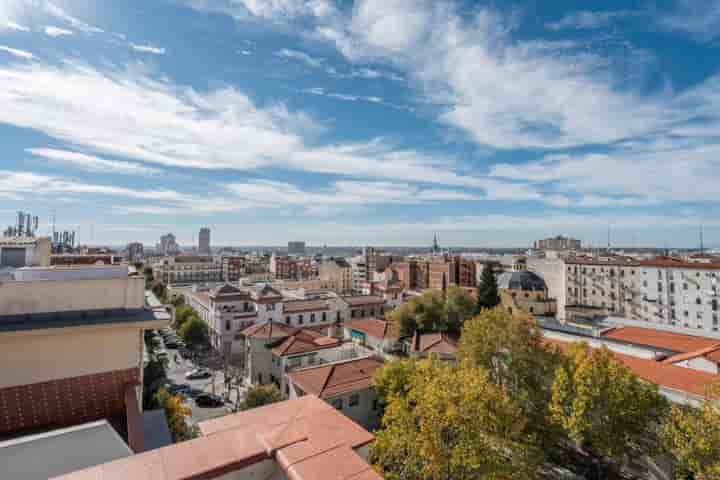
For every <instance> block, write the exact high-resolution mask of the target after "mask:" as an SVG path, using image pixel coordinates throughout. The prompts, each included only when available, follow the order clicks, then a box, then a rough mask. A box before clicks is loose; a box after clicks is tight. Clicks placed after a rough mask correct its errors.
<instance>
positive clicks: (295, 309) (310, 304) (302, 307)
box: [283, 300, 329, 313]
mask: <svg viewBox="0 0 720 480" xmlns="http://www.w3.org/2000/svg"><path fill="white" fill-rule="evenodd" d="M319 310H329V307H328V302H327V300H290V301H288V302H283V313H302V312H317V311H319Z"/></svg>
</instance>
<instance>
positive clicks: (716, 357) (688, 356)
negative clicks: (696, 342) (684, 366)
mask: <svg viewBox="0 0 720 480" xmlns="http://www.w3.org/2000/svg"><path fill="white" fill-rule="evenodd" d="M698 357H705V358H707V359H708V360H710V361H713V362H716V363H720V343H718V344H717V345H713V346H710V347H706V348H701V349H700V350H694V351H692V352H687V353H681V354H679V355H673V356H672V357H669V358H666V359H665V360H663V363H678V362H683V361H685V360H692V359H693V358H698Z"/></svg>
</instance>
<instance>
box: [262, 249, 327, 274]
mask: <svg viewBox="0 0 720 480" xmlns="http://www.w3.org/2000/svg"><path fill="white" fill-rule="evenodd" d="M269 270H270V273H271V274H272V275H273V276H274V277H275V278H276V279H278V280H307V279H310V278H314V277H316V276H317V274H316V271H315V267H314V266H313V263H312V260H311V259H310V258H294V257H288V256H282V255H276V254H273V255H272V256H271V257H270V265H269Z"/></svg>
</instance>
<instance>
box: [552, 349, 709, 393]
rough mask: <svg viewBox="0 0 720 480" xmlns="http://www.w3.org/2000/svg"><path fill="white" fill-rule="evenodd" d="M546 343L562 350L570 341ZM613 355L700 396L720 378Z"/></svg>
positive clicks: (657, 380) (652, 378)
mask: <svg viewBox="0 0 720 480" xmlns="http://www.w3.org/2000/svg"><path fill="white" fill-rule="evenodd" d="M543 342H544V343H545V344H546V345H554V346H556V347H558V348H559V349H560V350H565V349H566V348H567V347H568V346H569V345H570V343H572V342H565V341H562V340H557V339H551V338H547V337H546V338H544V339H543ZM610 352H611V353H612V354H613V356H614V357H615V358H616V359H617V360H618V361H620V362H622V363H623V364H624V365H625V366H626V367H628V368H629V369H630V370H631V371H632V372H633V373H634V374H635V375H637V376H638V377H640V378H642V379H643V380H645V381H647V382H650V383H654V384H655V385H658V386H661V387H664V388H669V389H672V390H677V391H681V392H686V393H690V394H693V395H697V396H699V397H704V396H705V395H706V394H707V391H708V388H709V387H710V385H712V384H713V383H715V382H717V381H718V380H720V375H715V374H712V373H708V372H703V371H700V370H693V369H690V368H684V367H678V366H676V365H669V364H666V363H662V362H656V361H655V360H648V359H645V358H638V357H633V356H630V355H625V354H623V353H617V352H613V351H612V350H611V351H610Z"/></svg>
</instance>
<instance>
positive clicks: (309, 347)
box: [272, 329, 342, 356]
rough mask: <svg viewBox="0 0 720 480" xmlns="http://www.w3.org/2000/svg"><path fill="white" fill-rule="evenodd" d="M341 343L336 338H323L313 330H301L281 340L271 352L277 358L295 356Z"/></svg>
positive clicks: (323, 336)
mask: <svg viewBox="0 0 720 480" xmlns="http://www.w3.org/2000/svg"><path fill="white" fill-rule="evenodd" d="M341 343H342V342H341V341H340V340H338V339H337V338H333V337H328V336H325V335H323V334H322V333H320V332H317V331H315V330H310V329H303V330H299V331H297V332H295V333H294V334H292V335H291V336H289V337H288V338H286V339H285V340H283V341H282V342H281V343H280V344H279V345H277V346H276V347H275V348H273V349H272V352H273V353H274V354H275V355H279V356H284V355H295V354H299V353H307V352H314V351H316V350H323V349H325V348H332V347H337V346H338V345H340V344H341Z"/></svg>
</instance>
